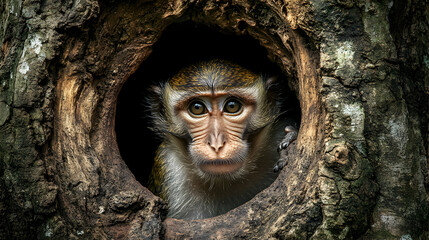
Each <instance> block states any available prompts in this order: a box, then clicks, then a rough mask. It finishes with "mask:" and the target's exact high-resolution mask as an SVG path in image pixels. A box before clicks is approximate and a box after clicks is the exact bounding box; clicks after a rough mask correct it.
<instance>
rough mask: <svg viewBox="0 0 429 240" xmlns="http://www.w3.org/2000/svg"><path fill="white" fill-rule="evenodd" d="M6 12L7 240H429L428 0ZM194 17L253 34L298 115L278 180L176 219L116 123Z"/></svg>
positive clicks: (89, 6) (1, 115)
mask: <svg viewBox="0 0 429 240" xmlns="http://www.w3.org/2000/svg"><path fill="white" fill-rule="evenodd" d="M0 10H1V28H0V30H1V31H0V39H1V43H0V44H1V45H0V47H1V51H0V66H1V68H0V79H1V85H0V216H2V217H1V218H0V239H51V238H53V239H69V238H71V239H73V238H84V239H159V238H163V239H182V238H184V239H186V238H201V239H213V238H217V239H224V238H228V239H229V238H244V239H247V238H249V239H250V238H258V239H259V238H260V239H277V238H280V239H398V238H400V239H429V229H428V227H427V226H428V222H427V221H428V217H429V216H428V213H429V209H428V194H427V191H428V187H429V182H428V168H427V161H428V151H429V149H428V119H429V115H428V108H429V104H428V103H429V101H428V100H429V99H428V96H429V42H428V41H429V4H428V1H427V0H415V1H413V0H406V1H399V0H395V1H391V2H387V1H369V0H367V1H348V0H343V1H329V0H323V1H322V0H320V1H301V0H299V1H298V0H284V1H267V0H261V1H246V0H232V1H214V0H207V1H202V0H201V1H199V0H195V1H187V0H175V1H166V0H165V1H164V0H160V1H148V0H142V1H126V2H122V1H101V0H100V1H96V0H84V1H60V2H58V1H52V0H46V1H37V0H36V1H19V0H11V1H2V2H1V5H0ZM183 21H193V22H195V23H199V24H204V25H207V26H216V27H217V28H219V29H221V30H222V31H227V32H232V33H235V34H245V35H249V36H251V37H252V38H254V39H256V40H258V41H259V42H260V44H261V45H262V46H263V47H265V48H266V49H267V51H268V57H269V58H270V59H271V60H272V61H273V62H274V63H276V64H277V65H278V66H279V67H280V68H281V69H282V70H283V72H284V74H285V75H286V76H287V77H288V79H289V81H290V82H289V83H290V85H291V86H293V88H294V90H295V91H296V92H297V96H298V100H299V102H300V108H301V114H302V118H301V126H300V132H299V137H298V139H297V141H296V142H295V143H294V144H293V145H292V146H290V147H289V148H288V149H287V151H284V152H282V153H281V157H282V158H285V159H287V160H288V162H289V164H288V165H287V166H286V167H285V168H284V169H283V170H282V172H281V173H280V176H279V177H278V178H277V180H276V181H275V182H274V183H273V184H272V185H271V186H270V187H269V188H267V189H266V190H264V191H263V192H261V193H260V194H258V195H257V196H256V197H255V198H254V199H252V200H251V201H249V202H247V203H245V204H244V205H242V206H240V207H238V208H236V209H234V210H232V211H230V212H228V213H227V214H225V215H221V216H218V217H215V218H210V219H204V220H193V221H185V220H178V219H171V218H166V211H167V206H166V204H165V202H163V201H162V200H161V199H160V198H158V197H156V196H154V195H153V194H152V193H151V192H150V191H148V190H147V189H146V188H145V187H143V186H142V185H141V184H140V183H139V182H138V181H137V180H136V179H135V178H134V176H133V174H132V173H131V171H130V170H129V168H128V167H127V165H126V164H125V162H124V161H123V159H122V158H121V156H120V154H119V149H118V146H117V142H116V133H115V113H116V102H117V96H118V94H119V92H120V90H121V87H122V86H123V84H124V83H125V82H126V81H127V80H128V79H129V77H130V76H131V75H132V74H133V73H134V72H136V70H137V69H138V68H139V67H140V66H141V65H142V63H144V62H145V61H146V60H147V58H148V57H149V55H150V54H151V49H152V47H153V45H154V44H155V43H156V42H157V41H158V40H159V38H160V36H161V34H162V33H163V31H164V29H165V28H166V27H167V26H169V25H171V24H173V23H176V22H183ZM142 157H144V156H142Z"/></svg>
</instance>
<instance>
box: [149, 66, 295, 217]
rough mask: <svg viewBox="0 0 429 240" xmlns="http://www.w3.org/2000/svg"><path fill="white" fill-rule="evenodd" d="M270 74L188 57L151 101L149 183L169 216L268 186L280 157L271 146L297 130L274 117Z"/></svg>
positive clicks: (216, 206) (219, 205)
mask: <svg viewBox="0 0 429 240" xmlns="http://www.w3.org/2000/svg"><path fill="white" fill-rule="evenodd" d="M274 86H275V84H274V83H273V80H272V79H271V78H266V77H263V76H261V75H259V74H256V73H254V72H252V71H250V70H248V69H246V68H244V67H241V66H239V65H237V64H235V63H232V62H229V61H226V60H219V59H215V60H209V61H203V62H199V63H197V64H193V65H190V66H188V67H186V68H184V69H182V70H180V71H179V72H178V73H177V74H176V75H175V76H173V77H172V78H170V79H169V80H168V81H166V82H164V83H162V84H161V85H160V86H156V87H153V92H154V97H153V98H152V100H151V101H150V104H149V105H150V106H151V110H150V112H151V113H152V119H153V127H152V130H154V131H155V132H156V133H157V134H158V135H159V136H160V137H161V138H162V140H163V141H162V143H161V145H160V146H159V148H158V150H157V153H156V157H155V162H154V166H153V168H152V173H151V175H150V177H149V184H148V185H149V189H150V190H152V192H153V193H155V194H158V195H159V196H160V197H161V198H164V199H165V200H166V201H167V203H168V206H169V210H168V217H172V218H179V219H204V218H210V217H214V216H217V215H220V214H224V213H226V212H228V211H229V210H231V209H233V208H235V207H237V206H239V205H241V204H243V203H245V202H247V201H248V200H250V199H251V198H253V197H254V196H255V195H256V194H257V193H258V192H260V191H262V190H263V189H265V188H267V187H268V186H269V185H270V184H271V183H272V182H273V181H274V180H275V178H276V177H277V175H278V172H279V170H281V169H282V168H283V167H284V166H285V164H286V162H285V161H283V160H279V161H277V159H278V158H279V154H278V151H279V150H282V149H285V148H287V147H288V145H289V144H290V143H291V142H292V141H294V140H295V139H296V138H297V135H298V130H297V126H296V123H293V122H292V123H288V122H287V121H284V120H282V119H280V116H281V102H280V101H279V99H278V94H277V93H276V91H275V87H274Z"/></svg>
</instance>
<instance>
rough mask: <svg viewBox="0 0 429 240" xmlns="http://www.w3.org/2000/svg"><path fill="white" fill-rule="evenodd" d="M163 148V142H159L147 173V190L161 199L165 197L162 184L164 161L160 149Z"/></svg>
mask: <svg viewBox="0 0 429 240" xmlns="http://www.w3.org/2000/svg"><path fill="white" fill-rule="evenodd" d="M164 148H165V146H164V144H161V145H160V146H159V148H158V150H157V151H156V156H155V159H154V163H153V166H152V171H151V173H150V175H149V180H148V188H149V190H150V191H151V192H152V193H153V194H155V195H157V196H159V197H161V198H163V199H165V189H164V186H163V181H164V178H165V161H164V158H165V157H164V153H163V151H162V150H163V149H164Z"/></svg>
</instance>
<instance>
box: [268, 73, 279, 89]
mask: <svg viewBox="0 0 429 240" xmlns="http://www.w3.org/2000/svg"><path fill="white" fill-rule="evenodd" d="M265 79H266V80H265V87H266V89H270V88H272V87H273V86H276V85H277V84H278V80H279V76H277V75H276V76H270V77H266V78H265Z"/></svg>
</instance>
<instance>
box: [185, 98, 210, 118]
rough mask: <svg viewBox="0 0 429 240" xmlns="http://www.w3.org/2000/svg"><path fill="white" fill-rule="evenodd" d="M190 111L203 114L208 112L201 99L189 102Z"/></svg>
mask: <svg viewBox="0 0 429 240" xmlns="http://www.w3.org/2000/svg"><path fill="white" fill-rule="evenodd" d="M188 111H189V112H190V113H191V114H192V115H202V114H204V113H206V112H207V108H206V106H205V105H204V103H202V102H201V101H198V100H197V101H193V102H191V104H189V107H188Z"/></svg>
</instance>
